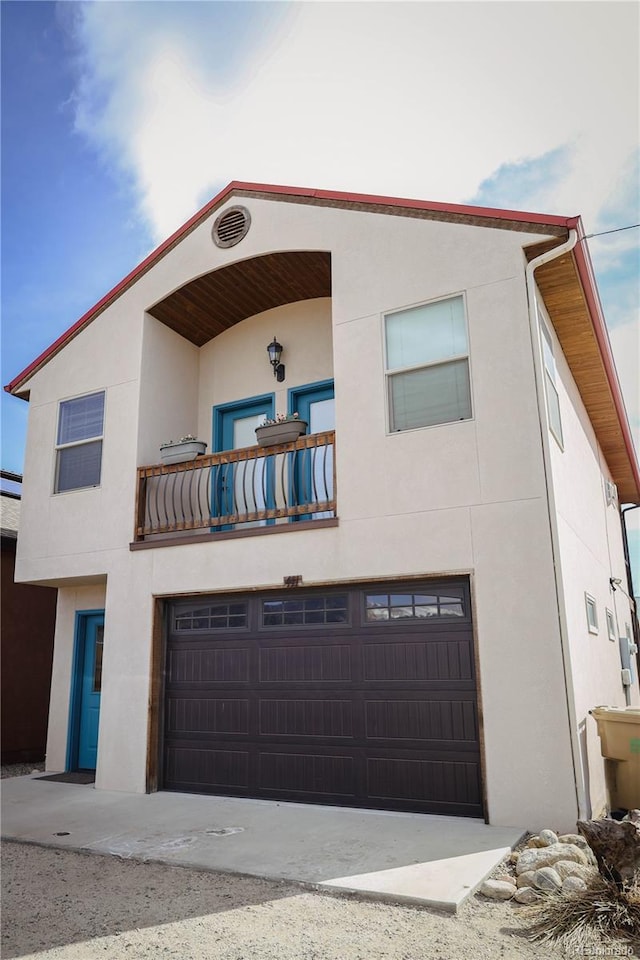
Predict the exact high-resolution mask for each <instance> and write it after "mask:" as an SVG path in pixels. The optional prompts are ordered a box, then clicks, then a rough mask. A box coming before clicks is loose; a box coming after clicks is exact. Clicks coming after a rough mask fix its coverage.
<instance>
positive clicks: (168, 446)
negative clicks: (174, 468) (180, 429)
mask: <svg viewBox="0 0 640 960" xmlns="http://www.w3.org/2000/svg"><path fill="white" fill-rule="evenodd" d="M206 452H207V445H206V443H205V442H204V440H196V438H195V437H182V439H180V440H170V441H169V442H168V443H163V444H161V446H160V460H161V462H162V463H186V462H187V460H195V459H196V457H201V456H202V455H203V454H205V453H206Z"/></svg>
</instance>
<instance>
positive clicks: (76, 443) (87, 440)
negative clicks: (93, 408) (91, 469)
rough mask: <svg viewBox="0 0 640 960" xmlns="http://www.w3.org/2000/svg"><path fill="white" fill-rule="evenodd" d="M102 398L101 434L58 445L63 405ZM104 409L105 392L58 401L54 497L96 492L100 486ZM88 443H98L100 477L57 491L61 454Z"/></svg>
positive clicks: (105, 404)
mask: <svg viewBox="0 0 640 960" xmlns="http://www.w3.org/2000/svg"><path fill="white" fill-rule="evenodd" d="M97 396H101V397H102V432H101V433H100V434H95V435H94V436H91V437H83V439H82V440H72V441H70V442H68V443H59V442H58V437H59V436H60V424H61V419H62V410H63V407H64V406H65V404H67V403H73V401H74V400H84V399H87V398H88V397H97ZM106 409H107V391H106V390H91V391H90V392H89V393H79V394H77V396H74V397H66V398H65V399H64V400H59V401H58V416H57V419H56V433H55V444H54V469H53V493H54V495H55V496H61V495H63V494H67V493H75V492H76V491H77V490H97V489H98V488H99V487H100V486H101V485H102V456H103V453H104V423H105V418H106ZM90 443H100V476H99V478H98V482H97V483H91V484H83V485H81V486H77V487H66V488H65V489H64V490H60V489H59V483H60V464H61V456H60V454H61V452H63V451H65V450H70V449H72V448H73V447H84V446H87V445H88V444H90Z"/></svg>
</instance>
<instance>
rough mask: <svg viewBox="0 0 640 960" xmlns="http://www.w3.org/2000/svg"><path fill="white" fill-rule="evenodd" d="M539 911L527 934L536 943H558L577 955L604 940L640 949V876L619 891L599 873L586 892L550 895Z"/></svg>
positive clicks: (537, 909) (544, 900)
mask: <svg viewBox="0 0 640 960" xmlns="http://www.w3.org/2000/svg"><path fill="white" fill-rule="evenodd" d="M536 911H537V912H536V918H535V921H534V923H533V925H532V926H531V927H530V928H529V930H528V931H527V935H528V936H529V937H530V939H532V940H542V941H550V940H556V941H559V942H560V943H561V944H562V946H564V947H565V948H566V949H569V950H573V951H575V952H576V953H580V952H585V949H586V950H588V948H589V947H593V946H594V945H597V944H602V942H603V940H604V941H607V940H608V941H609V943H612V942H616V941H617V943H618V944H628V945H629V946H632V945H633V946H635V947H640V878H638V877H636V879H635V880H634V881H631V882H627V883H625V884H624V885H622V887H621V888H618V887H617V886H616V884H615V883H612V882H610V881H608V880H605V878H604V877H602V876H600V874H598V875H597V876H596V877H594V879H593V880H591V881H590V882H589V884H588V885H587V889H586V890H582V891H579V892H578V891H576V892H573V893H565V894H563V893H554V894H548V895H547V896H545V897H544V899H543V901H542V902H541V904H540V906H538V907H537V908H536ZM625 952H627V951H625ZM629 952H630V951H629Z"/></svg>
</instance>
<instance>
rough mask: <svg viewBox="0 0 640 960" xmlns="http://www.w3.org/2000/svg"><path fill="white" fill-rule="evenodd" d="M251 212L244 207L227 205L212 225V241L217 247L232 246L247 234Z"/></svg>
mask: <svg viewBox="0 0 640 960" xmlns="http://www.w3.org/2000/svg"><path fill="white" fill-rule="evenodd" d="M250 226H251V214H250V213H249V211H248V210H247V208H246V207H229V209H228V210H225V211H224V212H223V213H221V214H220V216H219V217H218V218H217V219H216V222H215V223H214V225H213V242H214V243H215V245H216V246H217V247H233V246H235V244H236V243H240V241H241V240H242V238H243V237H245V236H246V235H247V232H248V230H249V227H250Z"/></svg>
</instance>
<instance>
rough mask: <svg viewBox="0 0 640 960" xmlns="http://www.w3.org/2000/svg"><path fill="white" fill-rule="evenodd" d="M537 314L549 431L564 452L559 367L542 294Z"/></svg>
mask: <svg viewBox="0 0 640 960" xmlns="http://www.w3.org/2000/svg"><path fill="white" fill-rule="evenodd" d="M536 312H537V315H538V331H539V339H540V360H541V363H542V375H543V378H544V400H545V407H546V409H547V426H548V427H549V431H550V433H551V435H552V436H553V439H554V440H555V441H556V443H557V444H558V446H559V447H560V449H561V450H563V451H564V431H563V429H562V410H561V409H560V391H559V390H558V387H557V385H556V377H557V373H558V371H557V367H556V357H555V351H554V346H553V336H552V335H551V329H552V327H553V324H552V323H551V318H550V317H549V314H548V313H547V310H546V308H545V306H544V304H543V302H542V300H541V298H540V294H538V295H537V296H536ZM545 345H546V347H547V348H548V351H547V350H545ZM547 353H548V356H549V358H550V362H547ZM551 390H552V391H553V395H554V397H555V401H556V405H557V410H558V430H556V428H555V425H554V423H553V417H552V416H551V406H552V404H551V401H550V399H549V395H550V391H551Z"/></svg>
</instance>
